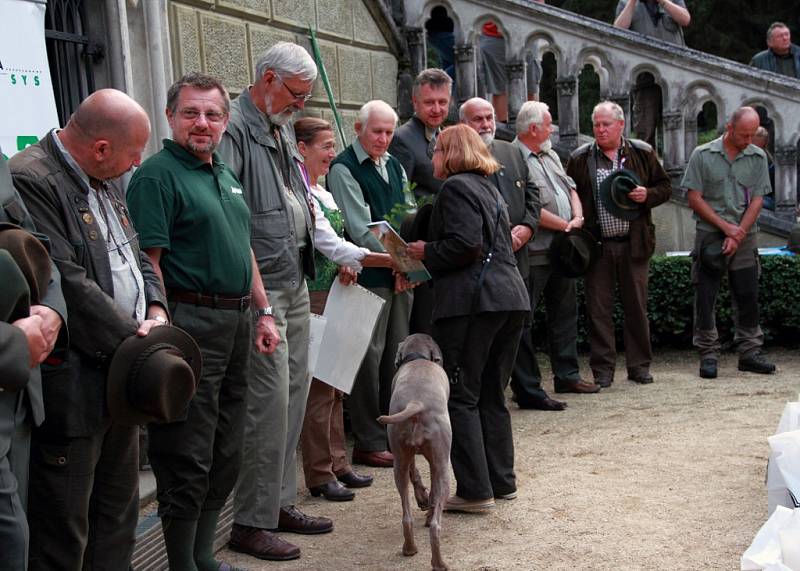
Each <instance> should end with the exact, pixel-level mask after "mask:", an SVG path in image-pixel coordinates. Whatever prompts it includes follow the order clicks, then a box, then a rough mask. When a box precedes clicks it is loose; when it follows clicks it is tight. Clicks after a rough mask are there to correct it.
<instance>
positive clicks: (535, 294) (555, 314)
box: [511, 264, 580, 404]
mask: <svg viewBox="0 0 800 571" xmlns="http://www.w3.org/2000/svg"><path fill="white" fill-rule="evenodd" d="M528 294H529V295H530V300H531V319H528V320H527V323H526V327H525V328H524V330H523V331H522V338H521V339H520V342H519V351H518V352H517V360H516V362H515V363H514V371H513V373H512V375H511V390H512V391H514V397H515V398H516V400H517V402H518V403H520V404H525V403H526V402H531V401H540V400H542V399H544V398H546V397H547V393H545V392H544V390H543V389H542V373H541V371H540V370H539V363H538V362H537V360H536V351H535V349H534V347H535V344H534V340H533V334H532V328H533V313H534V312H535V311H536V307H537V305H538V304H539V299H540V298H541V297H542V295H544V308H545V312H546V314H547V352H548V355H549V356H550V365H551V367H552V369H553V376H554V377H555V380H556V382H557V383H558V382H559V381H561V382H566V383H573V382H576V381H578V380H580V374H579V369H578V345H577V339H578V304H577V301H576V298H575V280H574V279H571V278H566V277H564V276H562V275H560V274H558V273H556V272H554V271H553V268H552V267H551V266H550V264H545V265H536V266H533V265H532V266H531V270H530V276H529V278H528Z"/></svg>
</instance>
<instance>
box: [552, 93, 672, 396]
mask: <svg viewBox="0 0 800 571" xmlns="http://www.w3.org/2000/svg"><path fill="white" fill-rule="evenodd" d="M592 129H593V132H594V137H595V140H594V142H592V143H587V144H586V145H583V146H582V147H579V148H578V149H576V150H575V151H574V152H573V153H572V155H571V156H570V158H569V162H568V163H567V174H568V175H569V176H571V177H572V178H573V179H574V180H575V183H576V185H577V190H578V196H580V199H581V204H582V205H583V215H584V217H585V218H586V222H585V224H584V228H586V229H587V230H588V231H589V232H591V233H592V234H593V235H594V236H595V238H597V239H598V240H599V241H601V242H602V251H601V254H600V257H599V259H598V260H597V262H596V263H595V264H594V265H593V266H592V267H591V268H590V269H589V271H588V272H587V274H586V308H587V314H588V318H589V319H588V320H589V346H590V350H591V354H590V357H589V366H590V367H591V369H592V373H593V374H594V380H595V383H597V384H598V385H600V386H601V387H607V386H610V385H611V383H612V382H613V380H614V368H615V366H616V360H617V350H616V342H615V338H614V314H613V311H614V291H615V290H616V288H617V285H619V290H620V297H621V300H622V308H623V311H624V315H625V323H624V327H623V340H624V343H625V361H626V366H627V369H628V379H630V380H631V381H634V382H636V383H639V384H648V383H652V382H653V376H652V375H651V374H650V361H651V360H652V358H653V351H652V348H651V346H650V326H649V323H648V321H647V280H648V276H649V270H650V256H652V255H653V252H654V250H655V227H654V226H653V220H652V217H651V214H650V211H651V210H652V209H653V208H655V207H656V206H658V205H659V204H662V203H664V202H666V201H667V200H668V199H669V197H670V195H671V194H672V188H671V186H670V182H669V177H668V176H667V173H666V172H665V171H664V168H663V167H662V166H661V163H660V162H659V160H658V156H657V155H656V152H655V151H654V150H653V148H652V147H651V146H650V145H648V144H647V143H645V142H644V141H639V140H636V139H626V138H625V137H623V132H624V130H625V115H624V113H623V111H622V108H621V107H620V106H619V105H617V104H616V103H613V102H611V101H602V102H600V103H598V104H597V105H596V106H595V108H594V111H593V112H592ZM609 179H610V180H609ZM607 180H608V182H606V181H607Z"/></svg>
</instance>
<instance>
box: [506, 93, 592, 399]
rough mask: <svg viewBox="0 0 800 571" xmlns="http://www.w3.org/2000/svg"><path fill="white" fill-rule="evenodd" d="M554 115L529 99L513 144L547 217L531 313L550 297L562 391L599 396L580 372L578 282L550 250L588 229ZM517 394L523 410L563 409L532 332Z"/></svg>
mask: <svg viewBox="0 0 800 571" xmlns="http://www.w3.org/2000/svg"><path fill="white" fill-rule="evenodd" d="M552 123H553V120H552V117H551V116H550V111H549V110H548V107H547V105H546V104H545V103H540V102H538V101H529V102H527V103H524V104H523V105H522V108H521V109H520V110H519V115H518V116H517V138H516V139H515V140H514V142H513V143H512V144H513V145H515V146H517V147H518V148H519V149H520V150H521V151H522V153H523V155H524V156H525V160H526V161H527V163H528V168H529V170H530V172H531V174H532V175H533V177H534V180H535V181H536V185H537V186H538V187H539V192H540V194H539V197H540V199H541V208H542V209H541V213H540V217H539V228H538V229H537V231H536V237H535V238H534V239H533V240H532V241H531V242H530V243H529V244H528V248H527V250H528V254H529V256H530V280H529V282H528V291H529V293H530V296H531V297H530V299H531V314H533V312H534V311H535V310H536V306H537V305H538V303H539V299H540V298H541V297H544V308H545V312H546V313H547V341H548V343H547V347H548V353H549V357H550V364H551V366H552V370H553V377H554V380H553V383H554V385H555V390H556V392H573V393H596V392H597V391H599V390H600V387H599V386H597V385H595V384H594V383H587V382H584V381H583V380H582V379H581V376H580V371H579V369H578V348H577V340H578V305H577V302H576V297H575V296H576V294H575V279H573V278H570V277H568V276H564V275H562V274H561V273H559V272H558V271H556V270H555V269H554V267H553V266H552V265H551V264H550V246H551V244H552V242H553V238H555V237H556V236H557V235H558V234H560V233H563V232H570V231H571V230H573V229H575V228H580V227H582V226H583V207H582V206H581V201H580V198H579V197H578V193H577V192H576V190H575V181H573V180H572V179H571V178H570V177H568V176H567V174H566V173H565V172H564V167H563V166H562V165H561V160H560V159H559V158H558V155H557V154H556V153H555V151H553V149H552V143H551V142H550V134H551V133H552V130H553V129H552ZM511 390H512V391H513V393H514V400H516V401H517V404H518V405H519V407H520V408H532V409H538V410H552V411H555V410H563V409H564V408H565V407H566V406H567V405H566V403H564V402H561V401H557V400H554V399H551V398H550V397H548V396H547V393H545V392H544V389H543V388H542V374H541V372H540V371H539V364H538V362H537V361H536V353H535V351H534V343H533V338H532V335H531V331H530V328H528V329H527V330H525V331H523V333H522V339H521V341H520V348H519V352H518V353H517V361H516V363H515V365H514V372H513V374H512V376H511Z"/></svg>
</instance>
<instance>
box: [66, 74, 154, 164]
mask: <svg viewBox="0 0 800 571" xmlns="http://www.w3.org/2000/svg"><path fill="white" fill-rule="evenodd" d="M58 136H59V138H60V139H61V142H62V143H63V144H64V146H65V147H66V149H67V150H68V151H69V153H70V154H71V155H72V156H73V158H74V159H75V160H76V162H77V163H78V165H79V166H80V167H81V168H82V169H83V170H84V171H85V172H86V174H88V175H89V176H92V177H95V178H99V179H101V180H105V179H110V178H116V177H118V176H120V175H122V174H124V173H125V172H127V171H128V170H130V169H131V168H132V167H133V166H138V164H139V162H141V155H142V152H143V151H144V147H145V145H146V144H147V139H148V138H149V136H150V120H149V119H148V118H147V113H145V110H144V109H143V108H142V106H141V105H139V104H138V103H137V102H136V101H134V100H133V99H132V98H131V97H129V96H128V95H126V94H125V93H123V92H121V91H117V90H116V89H101V90H100V91H95V92H94V93H92V94H91V95H89V97H87V98H86V99H84V100H83V102H81V104H80V105H79V106H78V109H76V110H75V112H74V113H73V114H72V117H70V119H69V122H68V123H67V126H66V127H65V128H64V130H62V131H60V132H59V134H58Z"/></svg>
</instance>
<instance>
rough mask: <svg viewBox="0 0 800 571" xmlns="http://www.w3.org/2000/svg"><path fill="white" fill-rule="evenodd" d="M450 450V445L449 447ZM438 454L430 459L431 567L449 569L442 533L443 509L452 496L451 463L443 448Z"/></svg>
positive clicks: (440, 569)
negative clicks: (444, 553) (443, 557)
mask: <svg viewBox="0 0 800 571" xmlns="http://www.w3.org/2000/svg"><path fill="white" fill-rule="evenodd" d="M447 450H449V446H448V447H447ZM433 454H435V455H436V457H435V458H432V460H433V462H431V461H430V460H431V459H429V460H428V463H429V464H430V467H431V494H430V504H431V507H430V508H429V509H428V517H427V519H426V521H425V525H427V526H429V527H430V540H431V567H432V568H433V571H447V564H446V563H445V562H444V559H442V550H441V541H440V538H441V533H442V510H443V509H444V504H445V502H447V498H448V497H449V496H450V470H449V467H450V464H449V460H450V458H449V456H448V454H446V453H444V451H443V450H438V451H436V450H435V451H434V452H433Z"/></svg>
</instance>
